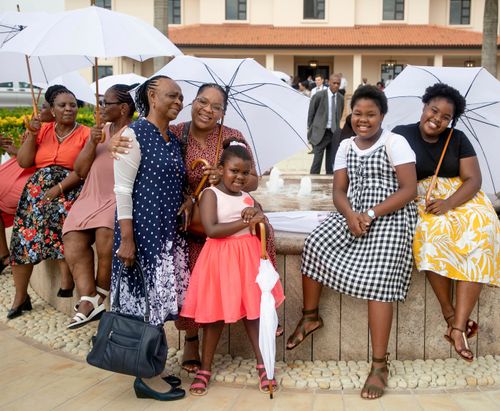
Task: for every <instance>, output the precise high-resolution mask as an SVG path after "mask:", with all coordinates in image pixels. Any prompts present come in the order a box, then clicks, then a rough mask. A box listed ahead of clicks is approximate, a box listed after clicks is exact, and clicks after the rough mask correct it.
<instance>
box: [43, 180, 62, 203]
mask: <svg viewBox="0 0 500 411" xmlns="http://www.w3.org/2000/svg"><path fill="white" fill-rule="evenodd" d="M61 194H62V193H61V189H60V188H59V185H57V184H56V185H55V186H54V187H51V188H50V189H49V190H47V191H46V192H45V194H44V195H43V197H42V200H43V201H52V200H54V198H56V197H59V196H60V195H61Z"/></svg>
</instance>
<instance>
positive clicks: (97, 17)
mask: <svg viewBox="0 0 500 411" xmlns="http://www.w3.org/2000/svg"><path fill="white" fill-rule="evenodd" d="M4 49H5V50H9V51H17V52H22V53H24V54H26V55H28V56H60V55H66V56H74V55H78V56H86V57H87V58H89V59H95V67H96V73H97V59H98V58H109V57H122V56H124V57H130V58H133V59H135V60H139V61H143V60H146V59H148V58H151V57H156V56H172V55H179V54H182V52H181V51H180V50H179V49H178V48H177V47H176V46H175V45H174V44H173V43H172V42H171V41H170V40H169V39H168V38H167V37H166V36H165V35H164V34H162V33H161V32H160V31H159V30H158V29H156V28H155V27H153V26H151V25H150V24H147V23H146V22H144V21H143V20H140V19H138V18H137V17H134V16H130V15H127V14H123V13H118V12H116V11H111V10H107V9H104V8H102V7H96V6H90V7H86V8H83V9H76V10H70V11H64V12H61V13H55V14H53V15H50V16H49V17H48V18H46V19H45V20H44V21H43V22H41V23H40V24H36V25H35V24H33V25H30V26H29V27H27V28H26V29H24V30H22V32H20V33H19V34H18V35H16V36H15V37H14V38H13V39H12V40H10V41H9V42H8V43H7V44H5V46H4ZM96 94H98V93H96ZM97 99H98V96H96V106H97V107H98V105H97V103H98V101H97ZM98 116H99V110H98V109H97V111H96V118H97V121H98Z"/></svg>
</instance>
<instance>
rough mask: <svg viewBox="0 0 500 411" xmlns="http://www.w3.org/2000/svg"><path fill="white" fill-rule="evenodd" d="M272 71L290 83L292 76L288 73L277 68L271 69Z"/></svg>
mask: <svg viewBox="0 0 500 411" xmlns="http://www.w3.org/2000/svg"><path fill="white" fill-rule="evenodd" d="M271 73H273V74H274V75H275V76H276V77H278V78H279V79H281V80H283V81H284V82H285V83H287V84H290V79H291V77H290V76H289V75H288V74H286V73H283V72H282V71H277V70H273V71H271Z"/></svg>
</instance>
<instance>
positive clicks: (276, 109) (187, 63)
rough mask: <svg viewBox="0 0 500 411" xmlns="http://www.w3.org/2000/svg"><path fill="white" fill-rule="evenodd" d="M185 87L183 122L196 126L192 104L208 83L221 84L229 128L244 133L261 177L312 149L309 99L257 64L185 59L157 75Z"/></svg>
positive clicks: (186, 57)
mask: <svg viewBox="0 0 500 411" xmlns="http://www.w3.org/2000/svg"><path fill="white" fill-rule="evenodd" d="M158 74H162V75H165V76H168V77H170V78H172V79H174V80H175V81H177V83H178V84H179V86H180V87H181V89H182V92H183V94H184V102H185V108H184V110H183V111H182V112H181V113H180V114H179V116H178V117H177V120H176V121H177V122H180V121H189V120H191V102H192V101H193V100H194V98H195V96H196V92H197V91H198V88H199V87H200V86H201V85H202V84H203V83H217V84H219V85H221V86H222V87H223V88H225V89H226V90H227V92H228V95H229V100H228V108H227V112H226V114H225V117H224V124H226V125H228V126H230V127H233V128H236V129H238V130H239V131H241V132H242V133H243V135H244V136H245V138H246V139H247V141H248V142H249V144H250V146H251V147H252V150H253V153H254V156H255V160H256V166H257V172H258V173H259V174H262V173H263V172H265V171H266V170H267V169H269V168H270V167H271V166H273V165H274V164H276V163H277V162H278V161H280V160H283V159H285V158H287V157H289V156H291V155H293V154H295V153H296V152H298V151H300V150H302V149H304V148H307V136H306V133H307V110H308V108H309V99H308V98H307V97H306V96H304V95H303V94H301V93H299V92H298V91H296V90H294V89H293V88H291V87H290V86H289V85H287V84H285V83H284V82H283V81H281V80H280V79H278V78H277V77H276V76H275V75H274V74H272V73H271V72H270V71H269V70H267V69H265V68H264V67H262V66H261V65H260V64H259V63H257V62H256V61H255V60H253V59H216V58H197V57H192V56H179V57H176V58H174V59H173V60H172V61H171V62H170V63H168V64H167V65H166V66H165V67H163V68H162V69H160V70H159V71H158V72H157V73H155V75H158Z"/></svg>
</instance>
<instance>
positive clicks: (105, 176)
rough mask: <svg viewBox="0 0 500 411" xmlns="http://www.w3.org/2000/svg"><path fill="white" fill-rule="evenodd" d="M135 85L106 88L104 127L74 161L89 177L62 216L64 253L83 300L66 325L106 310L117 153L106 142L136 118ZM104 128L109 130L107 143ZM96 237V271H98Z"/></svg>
mask: <svg viewBox="0 0 500 411" xmlns="http://www.w3.org/2000/svg"><path fill="white" fill-rule="evenodd" d="M135 86H136V85H132V86H127V85H125V84H115V85H114V86H112V87H110V88H109V89H108V90H107V91H106V93H105V94H104V99H103V101H102V104H101V106H102V112H101V113H102V119H103V121H106V122H108V124H106V126H104V128H102V127H94V128H92V131H91V138H90V139H89V141H88V143H87V144H86V145H85V148H84V149H83V150H82V151H81V153H80V155H79V156H78V158H77V159H76V161H75V172H76V173H77V174H78V175H79V176H80V178H82V179H85V184H84V185H83V188H82V192H81V193H80V195H79V196H78V199H77V200H76V201H75V204H73V207H72V208H71V211H70V213H69V214H68V218H66V221H65V222H64V227H63V241H64V255H65V257H66V261H67V262H68V264H69V268H70V270H71V273H72V274H73V279H74V280H75V283H76V289H77V291H78V294H79V295H80V301H79V303H78V304H77V306H76V309H77V312H76V314H75V316H74V317H73V319H72V320H71V322H70V323H69V324H68V328H79V327H81V326H83V325H85V324H87V323H88V322H89V321H94V320H97V319H99V318H100V317H101V315H102V313H103V312H104V311H105V308H104V299H105V298H106V297H107V296H108V294H109V286H110V282H111V252H112V249H113V230H114V226H115V210H116V197H115V193H114V191H113V188H114V184H115V179H114V174H113V159H112V158H111V156H110V155H109V153H108V150H107V145H108V142H109V139H110V138H111V136H112V135H113V134H114V133H116V132H118V131H120V130H121V129H122V127H125V126H128V125H129V124H130V123H131V122H132V117H133V115H134V112H135V104H134V100H132V97H131V96H130V94H129V91H130V90H131V89H133V88H134V87H135ZM102 133H104V134H105V138H106V139H105V141H104V144H100V143H102V141H101V140H102ZM94 243H95V248H96V252H97V257H98V262H97V276H96V277H95V275H94V271H95V269H94V251H93V250H92V244H94Z"/></svg>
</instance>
